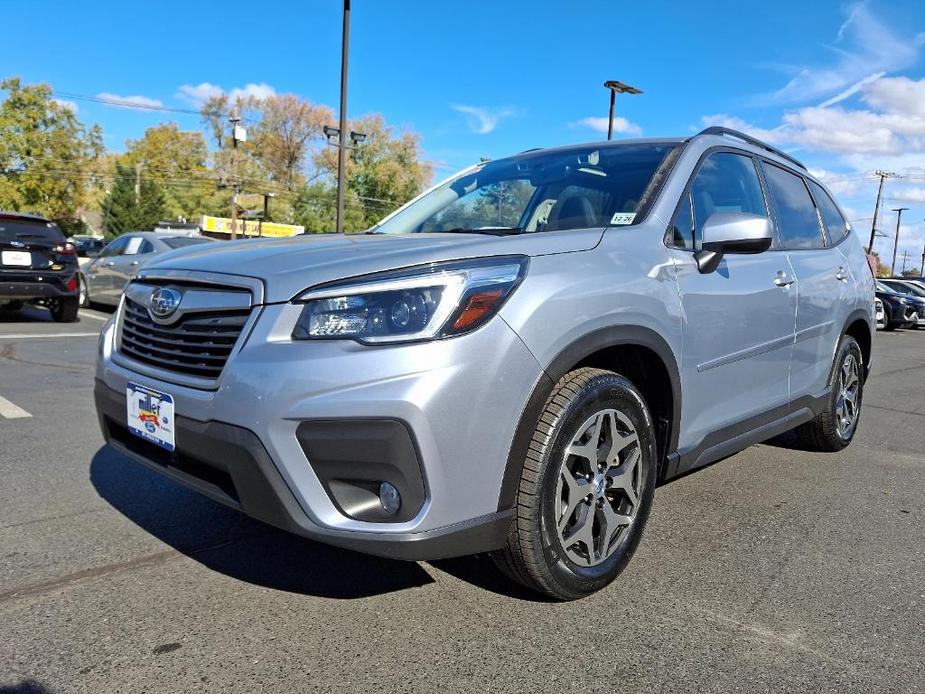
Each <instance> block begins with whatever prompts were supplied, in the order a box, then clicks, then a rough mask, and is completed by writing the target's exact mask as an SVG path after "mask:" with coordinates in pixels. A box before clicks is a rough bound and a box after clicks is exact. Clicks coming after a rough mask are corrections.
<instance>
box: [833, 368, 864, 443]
mask: <svg viewBox="0 0 925 694" xmlns="http://www.w3.org/2000/svg"><path fill="white" fill-rule="evenodd" d="M860 395H861V378H860V368H859V364H858V360H857V357H856V356H855V355H854V354H851V353H849V354H847V355H846V356H845V360H844V361H843V362H842V365H841V369H840V370H839V375H838V396H837V398H836V400H835V425H836V427H837V428H838V435H839V436H841V437H842V438H843V439H846V438H848V437H849V436H850V435H851V432H852V430H853V429H854V427H855V426H856V425H857V421H858V412H859V410H860V405H861V403H860Z"/></svg>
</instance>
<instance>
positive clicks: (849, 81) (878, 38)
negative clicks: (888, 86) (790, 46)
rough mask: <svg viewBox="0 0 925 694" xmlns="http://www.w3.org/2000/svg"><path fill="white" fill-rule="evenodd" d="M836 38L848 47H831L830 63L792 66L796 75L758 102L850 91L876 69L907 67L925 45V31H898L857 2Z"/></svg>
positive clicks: (797, 100)
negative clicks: (913, 33)
mask: <svg viewBox="0 0 925 694" xmlns="http://www.w3.org/2000/svg"><path fill="white" fill-rule="evenodd" d="M836 41H839V42H843V45H844V47H839V48H834V47H830V50H831V52H832V54H833V56H834V59H833V60H831V61H830V62H829V63H828V64H826V65H822V66H800V67H797V68H792V72H794V75H793V77H792V78H791V79H790V81H789V82H788V83H787V84H786V85H784V86H783V87H782V88H781V89H779V90H777V91H776V92H774V93H773V94H766V95H764V96H762V97H760V98H759V99H757V102H758V103H769V102H770V103H783V104H787V103H789V104H793V103H806V102H811V101H815V100H816V99H821V98H827V97H829V96H831V95H832V94H839V93H844V92H846V91H850V89H851V87H852V85H857V83H859V82H862V81H864V80H865V79H871V78H872V75H873V74H875V73H887V72H895V71H897V70H902V69H904V68H907V67H909V66H911V65H913V64H914V63H915V62H916V60H917V59H918V55H919V52H920V50H921V48H922V46H923V45H925V33H920V34H917V35H915V36H910V35H908V34H901V33H899V32H896V31H894V30H892V29H891V28H890V27H887V26H886V25H885V24H884V23H883V22H881V21H880V20H879V19H878V18H877V17H876V15H875V13H873V12H871V11H870V10H869V9H868V7H867V5H866V4H864V3H855V4H853V5H851V6H850V8H849V10H848V17H847V19H846V20H845V22H844V23H843V24H842V25H841V27H840V28H839V29H838V33H837V35H836ZM853 93H855V92H851V94H853ZM851 94H848V96H851ZM844 98H847V96H846V97H844ZM833 103H837V102H833Z"/></svg>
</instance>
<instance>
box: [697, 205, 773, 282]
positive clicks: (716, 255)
mask: <svg viewBox="0 0 925 694" xmlns="http://www.w3.org/2000/svg"><path fill="white" fill-rule="evenodd" d="M700 236H701V243H700V247H701V250H699V251H697V252H696V253H694V260H696V261H697V269H698V270H699V271H700V272H701V274H704V275H706V274H709V273H711V272H713V271H714V270H716V268H717V267H718V266H719V263H720V261H721V260H722V259H723V256H724V255H725V254H726V253H748V254H753V253H764V252H765V251H766V250H768V249H769V248H770V247H771V240H772V239H773V237H774V227H773V225H772V224H771V220H770V219H768V218H767V217H765V216H763V215H758V214H748V213H746V212H714V213H713V214H711V215H710V216H709V217H708V218H707V221H706V222H704V224H703V230H702V231H701V232H700Z"/></svg>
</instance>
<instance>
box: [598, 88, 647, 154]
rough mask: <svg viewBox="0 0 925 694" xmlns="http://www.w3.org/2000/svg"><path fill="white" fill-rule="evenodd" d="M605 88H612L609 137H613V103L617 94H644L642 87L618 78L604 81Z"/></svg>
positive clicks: (610, 138) (608, 127)
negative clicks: (620, 80) (638, 87)
mask: <svg viewBox="0 0 925 694" xmlns="http://www.w3.org/2000/svg"><path fill="white" fill-rule="evenodd" d="M604 88H605V89H609V90H610V120H609V121H608V122H607V139H608V140H612V139H613V105H614V101H616V98H617V94H618V93H619V94H642V90H641V89H636V87H631V86H630V85H628V84H624V83H623V82H618V81H617V80H607V81H606V82H604Z"/></svg>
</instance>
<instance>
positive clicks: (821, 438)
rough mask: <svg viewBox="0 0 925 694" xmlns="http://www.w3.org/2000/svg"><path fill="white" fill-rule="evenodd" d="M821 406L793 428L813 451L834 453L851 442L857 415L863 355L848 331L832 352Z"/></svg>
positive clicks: (859, 406) (862, 373) (861, 387)
mask: <svg viewBox="0 0 925 694" xmlns="http://www.w3.org/2000/svg"><path fill="white" fill-rule="evenodd" d="M830 386H831V387H830V390H829V395H828V398H827V399H826V404H825V409H823V411H822V412H820V413H819V414H818V415H817V416H816V418H815V419H813V420H812V421H810V422H807V423H806V424H803V425H801V426H799V427H797V429H796V434H797V436H798V437H799V439H800V442H801V443H802V444H803V445H804V446H806V447H807V448H809V449H810V450H814V451H828V452H830V453H834V452H836V451H840V450H842V449H843V448H844V447H845V446H847V445H848V444H849V443H851V440H852V439H853V438H854V433H855V432H856V431H857V428H858V422H859V421H860V419H861V400H862V399H863V396H864V355H863V353H862V352H861V347H860V345H858V342H857V340H855V339H854V338H853V337H851V336H850V335H843V336H842V339H841V342H840V343H839V344H838V350H837V351H836V354H835V364H834V366H833V369H832V376H831V384H830Z"/></svg>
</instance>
